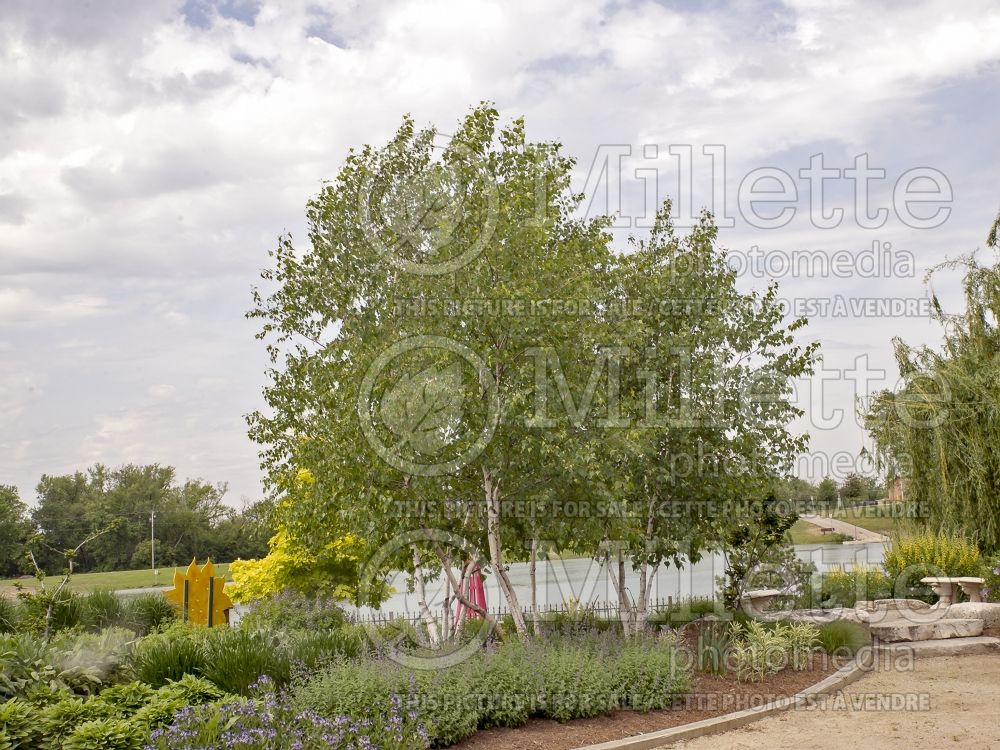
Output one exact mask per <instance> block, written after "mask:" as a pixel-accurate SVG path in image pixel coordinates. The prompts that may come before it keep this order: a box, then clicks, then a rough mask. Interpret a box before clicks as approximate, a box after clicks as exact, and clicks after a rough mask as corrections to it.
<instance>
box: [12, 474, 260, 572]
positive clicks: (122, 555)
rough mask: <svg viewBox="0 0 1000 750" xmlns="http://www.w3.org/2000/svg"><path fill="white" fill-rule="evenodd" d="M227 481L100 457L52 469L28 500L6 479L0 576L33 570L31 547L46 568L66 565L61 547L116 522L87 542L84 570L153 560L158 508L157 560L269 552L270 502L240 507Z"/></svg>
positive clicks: (80, 563)
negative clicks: (106, 462)
mask: <svg viewBox="0 0 1000 750" xmlns="http://www.w3.org/2000/svg"><path fill="white" fill-rule="evenodd" d="M226 489H227V488H226V485H225V484H210V483H208V482H203V481H201V480H187V481H184V482H180V481H178V479H177V476H176V472H175V470H174V468H173V467H171V466H160V465H158V464H151V465H148V466H133V465H128V466H122V467H119V468H116V469H110V468H108V467H106V466H103V465H101V464H98V465H96V466H94V467H92V468H90V469H88V470H87V471H86V472H80V471H78V472H76V473H74V474H66V475H63V476H49V475H45V476H43V477H42V478H41V480H40V481H39V483H38V486H37V488H36V492H37V498H36V503H35V505H34V506H33V507H31V508H29V507H28V506H27V505H26V504H25V503H24V501H23V500H22V499H21V498H20V497H19V496H18V491H17V488H16V487H13V486H7V485H0V576H3V577H11V576H15V575H19V574H22V573H30V572H32V571H33V567H32V565H31V563H30V561H29V560H28V553H29V551H30V552H31V553H32V554H33V555H34V557H35V560H36V561H37V562H38V565H39V566H40V567H41V568H42V570H44V571H45V572H46V573H49V574H54V573H59V572H60V571H61V570H62V568H63V567H64V565H65V560H64V558H63V556H62V554H61V551H62V550H65V549H70V548H73V547H75V546H76V545H77V544H78V543H79V541H80V540H81V539H83V538H84V537H86V536H87V535H88V534H89V533H91V532H93V531H95V530H98V529H102V528H106V527H108V526H110V525H112V524H113V525H114V528H113V529H112V530H111V531H110V532H108V533H107V534H104V535H103V536H101V537H100V538H99V539H95V540H94V541H93V542H92V543H91V544H88V545H87V546H86V547H85V548H84V549H83V550H81V552H80V555H79V557H78V558H77V559H76V561H75V563H74V568H75V570H77V571H78V572H88V571H110V570H128V569H132V568H142V567H148V566H149V565H150V563H151V551H152V550H151V547H152V545H153V543H154V542H153V539H152V538H151V536H150V517H151V515H153V514H154V513H155V545H156V564H157V567H171V566H174V565H186V564H187V563H189V562H191V560H192V558H197V559H198V560H204V559H205V558H206V557H211V558H212V559H213V560H217V561H220V562H228V561H231V560H235V559H237V558H243V559H250V558H256V557H262V556H264V555H265V554H267V540H268V538H269V537H270V536H271V534H272V530H271V513H270V509H271V504H270V503H269V502H267V501H260V502H256V503H251V504H246V505H245V506H244V507H243V508H242V509H239V510H238V509H236V508H233V507H232V506H230V505H228V504H227V503H226V502H225V501H224V497H225V494H226Z"/></svg>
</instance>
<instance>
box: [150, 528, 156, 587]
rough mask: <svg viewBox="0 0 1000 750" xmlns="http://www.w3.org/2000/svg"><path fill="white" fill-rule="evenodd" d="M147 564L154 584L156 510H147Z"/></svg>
mask: <svg viewBox="0 0 1000 750" xmlns="http://www.w3.org/2000/svg"><path fill="white" fill-rule="evenodd" d="M149 565H150V567H151V568H152V570H153V585H154V586H155V585H156V510H151V511H150V512H149Z"/></svg>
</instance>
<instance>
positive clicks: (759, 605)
mask: <svg viewBox="0 0 1000 750" xmlns="http://www.w3.org/2000/svg"><path fill="white" fill-rule="evenodd" d="M783 596H785V594H784V593H782V592H781V591H779V590H778V589H758V590H757V591H747V592H746V593H745V594H743V596H742V597H741V599H740V609H742V610H743V611H744V612H745V613H746V614H748V615H750V616H751V617H757V616H759V615H761V614H762V613H763V612H764V611H765V610H766V609H767V608H768V607H770V606H771V605H772V604H774V603H775V602H776V601H777V600H778V599H780V598H781V597H783Z"/></svg>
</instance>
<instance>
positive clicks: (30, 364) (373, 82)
mask: <svg viewBox="0 0 1000 750" xmlns="http://www.w3.org/2000/svg"><path fill="white" fill-rule="evenodd" d="M481 100H491V101H494V102H495V103H496V104H497V106H498V107H499V109H500V110H501V113H502V114H503V116H504V117H505V118H510V117H515V116H520V115H524V116H525V117H526V119H527V124H528V131H529V136H530V137H532V138H535V139H558V140H559V141H561V142H562V143H563V144H565V146H566V149H567V150H568V151H569V152H570V153H572V154H574V155H576V156H577V157H578V159H579V167H578V175H577V176H578V187H580V188H586V189H587V190H588V192H589V194H590V195H591V196H592V197H593V201H592V202H591V203H590V204H589V209H588V210H591V211H606V210H612V211H617V212H619V213H620V215H621V219H620V222H619V223H620V224H621V225H622V228H621V230H620V232H619V234H620V235H621V236H622V237H624V236H625V235H626V234H627V233H629V232H636V233H641V232H642V229H643V224H644V222H643V220H642V218H641V217H642V216H643V213H644V210H645V209H644V206H645V204H646V203H648V202H649V199H648V196H649V195H650V194H651V192H650V191H652V192H653V193H655V196H654V197H658V198H664V197H666V196H667V195H672V196H675V197H677V196H678V195H680V196H681V198H682V205H681V206H680V207H679V211H681V212H682V213H683V212H684V210H685V208H686V207H693V210H697V209H698V208H699V207H701V206H711V207H713V208H714V209H715V210H716V211H717V212H718V213H720V214H725V215H728V216H732V217H733V220H732V221H731V222H726V223H729V224H731V225H732V226H731V227H729V228H726V229H725V230H724V231H723V233H722V242H723V244H725V245H728V246H729V247H731V248H732V249H733V250H734V251H735V253H736V254H737V256H739V257H745V258H747V259H749V260H748V264H747V268H746V272H745V273H744V276H743V280H742V281H741V283H743V284H745V285H746V286H761V285H763V284H765V283H766V281H767V278H766V276H767V275H768V274H767V273H764V274H763V275H762V274H760V273H757V272H755V270H754V264H755V263H756V265H757V267H758V268H759V267H760V266H761V263H765V262H766V260H763V261H762V260H761V258H764V259H766V258H767V257H772V258H778V259H779V260H780V258H782V257H784V258H790V257H792V254H793V253H796V252H801V251H810V252H817V251H818V252H821V253H822V254H824V255H825V256H831V255H832V254H833V253H836V252H838V251H840V252H842V253H847V254H848V255H849V256H850V257H852V258H855V259H858V260H857V262H856V263H855V266H856V267H855V268H854V269H853V270H850V269H849V270H848V271H846V272H844V271H840V272H833V271H830V270H829V269H827V270H826V271H822V270H820V271H817V272H814V273H812V274H810V273H803V272H795V271H784V270H782V269H781V267H780V264H779V265H774V264H772V265H771V266H770V271H771V272H772V273H771V275H778V276H780V277H781V278H780V279H779V280H780V281H781V282H782V296H783V297H787V298H788V299H789V300H790V301H793V302H792V304H799V305H802V304H806V303H810V302H809V301H812V302H811V304H814V305H815V307H816V309H817V310H820V313H819V314H814V316H813V324H812V325H811V326H810V329H809V335H810V336H811V337H813V338H817V339H819V340H820V341H821V342H822V351H823V354H824V357H825V365H824V366H825V368H827V369H828V370H829V372H828V373H826V374H824V375H823V377H825V378H826V381H825V382H823V383H820V382H819V381H818V379H817V380H814V381H813V382H812V383H811V384H800V388H799V398H800V401H801V403H802V404H803V406H804V407H805V408H807V409H808V410H809V412H810V413H809V419H808V420H806V422H804V426H805V427H808V428H809V429H810V432H811V433H812V435H813V443H812V450H813V453H814V456H813V459H814V460H813V462H812V463H811V464H810V465H808V466H806V468H804V470H803V473H805V474H809V475H813V476H815V475H817V474H822V473H826V470H825V467H826V466H828V465H829V464H830V463H831V462H833V461H835V459H836V456H837V455H838V454H842V455H844V456H853V455H855V454H857V452H858V450H859V449H860V448H861V446H862V441H863V433H862V431H861V430H860V429H859V428H858V426H857V424H856V422H855V419H854V416H853V399H854V396H855V395H864V394H863V392H864V390H866V389H867V390H872V389H875V388H879V387H886V386H890V385H892V383H893V382H894V381H895V370H894V368H893V365H892V356H891V350H890V347H889V340H890V338H891V337H892V336H894V335H902V336H904V337H905V338H907V339H908V340H911V341H927V342H932V341H934V340H935V339H936V336H937V329H936V327H935V326H934V325H932V324H931V323H930V322H928V320H927V318H926V315H925V314H923V315H921V314H914V310H918V308H915V307H913V306H911V307H910V308H909V313H904V314H901V315H900V314H886V312H885V310H884V309H883V310H881V311H876V312H874V313H873V312H872V311H871V310H868V311H867V312H866V311H865V308H863V307H859V306H858V305H857V301H858V300H861V301H864V300H876V301H877V300H879V299H883V300H884V299H888V298H894V299H900V300H904V301H905V300H907V299H909V300H913V301H917V302H919V300H920V298H921V297H923V296H924V294H925V288H924V285H923V283H922V276H923V273H924V271H925V270H926V268H927V267H929V266H930V265H933V264H934V263H936V262H938V261H940V260H942V259H944V258H945V257H953V256H956V255H958V254H961V253H963V252H968V251H971V250H975V249H976V248H978V247H981V246H982V245H983V242H984V238H985V234H986V230H987V228H988V225H989V224H990V222H991V220H992V218H993V216H994V215H995V212H996V210H997V207H998V204H1000V169H998V167H1000V164H998V161H1000V152H998V150H997V133H998V131H1000V10H998V9H997V8H996V4H995V3H991V2H986V1H980V2H977V1H976V0H966V1H965V2H962V3H948V2H910V3H905V4H903V3H884V4H883V3H877V2H875V3H873V2H860V1H859V2H850V1H849V0H834V1H832V2H814V1H811V0H788V1H787V2H758V3H751V2H721V1H714V0H710V1H708V2H695V1H694V0H683V1H681V2H662V3H656V2H611V3H602V2H596V1H586V0H567V1H563V0H553V1H551V2H537V0H528V1H525V2H521V1H520V0H506V1H505V2H476V1H475V0H465V1H464V2H432V1H429V0H385V1H384V2H358V3H352V2H339V1H338V0H306V1H304V2H296V1H293V0H261V1H257V0H187V2H182V1H181V0H144V1H143V2H127V1H126V0H91V1H89V2H88V1H86V0H43V1H39V0H4V2H3V3H2V4H0V409H2V412H0V414H2V416H0V483H14V484H16V485H18V486H19V487H20V489H21V491H22V494H23V496H24V497H25V498H26V499H28V500H31V499H33V497H34V491H33V487H34V485H35V483H36V482H37V481H38V478H39V477H40V476H41V474H42V473H63V472H70V471H73V470H76V469H81V468H85V467H87V466H88V465H91V464H93V463H95V462H97V461H101V462H104V463H107V464H111V465H116V464H120V463H124V462H154V461H155V462H161V463H167V464H173V465H175V466H177V468H178V471H179V473H180V474H181V476H190V477H201V478H203V479H206V480H211V481H226V482H228V483H229V485H230V500H231V501H232V502H234V503H239V502H240V499H241V498H249V499H253V498H256V497H259V495H260V492H261V490H260V486H259V475H258V469H257V458H256V448H255V446H254V445H253V444H251V442H250V441H249V440H248V438H247V437H246V428H245V423H244V419H243V417H244V415H245V414H246V413H247V412H249V411H252V410H253V409H255V408H257V407H258V406H259V405H260V404H261V397H260V390H261V387H262V385H263V382H264V375H263V373H264V367H265V364H266V363H265V357H264V352H263V349H262V347H261V345H260V344H259V342H256V341H255V340H254V338H253V334H254V331H255V327H254V325H253V324H251V323H249V322H247V321H245V320H244V318H243V314H244V313H245V311H246V310H247V309H248V307H249V305H250V288H251V286H252V285H253V284H254V283H255V280H256V278H257V275H258V273H259V270H260V268H261V267H262V266H264V265H265V264H266V262H267V255H266V254H267V251H268V250H269V249H270V248H272V247H273V246H274V244H275V239H276V237H277V236H278V235H279V234H280V233H282V232H286V231H289V232H291V233H293V235H298V236H300V237H301V235H302V233H303V228H304V220H303V208H304V204H305V201H306V199H307V198H308V197H309V196H311V195H312V194H314V193H315V192H316V190H317V189H318V187H319V184H320V181H321V180H323V179H324V178H331V177H333V176H334V175H335V173H336V170H337V168H338V166H339V165H340V163H341V162H342V160H343V158H344V156H345V153H346V151H347V149H348V148H349V147H350V146H352V145H359V144H362V143H366V142H367V143H380V142H383V141H384V140H385V139H386V138H388V137H389V135H390V134H391V133H392V132H393V130H394V129H395V128H396V126H397V125H398V124H399V121H400V118H401V116H402V115H403V114H404V113H407V112H409V113H412V114H413V115H414V117H415V118H416V120H417V122H418V123H420V124H428V125H429V124H436V125H438V126H440V127H441V128H442V129H443V130H445V131H447V130H448V129H449V128H450V127H452V126H453V125H454V123H455V121H456V120H457V119H458V118H459V117H460V116H461V115H462V114H463V113H464V112H465V111H467V109H468V108H469V106H470V105H473V104H475V103H476V102H479V101H481ZM686 146H690V148H691V151H690V153H691V154H692V157H691V159H690V161H689V163H690V164H691V169H690V175H691V176H690V177H686V176H685V175H686V174H687V172H686V171H685V169H683V168H682V166H683V164H684V161H685V153H686V151H685V147H686ZM723 146H724V148H725V158H724V164H725V181H724V182H721V181H716V183H715V185H714V188H713V183H712V181H711V179H710V178H711V177H712V174H713V172H712V164H713V163H715V164H717V165H718V164H722V163H723V158H722V151H721V150H720V147H723ZM709 154H714V157H710V156H709ZM817 154H820V155H821V156H822V159H823V164H824V167H825V168H827V169H829V170H832V171H831V172H830V173H829V175H828V179H827V181H826V182H825V183H824V185H825V188H826V197H825V204H826V205H825V206H824V207H823V211H824V212H825V214H826V216H827V218H826V219H824V218H823V217H820V218H819V219H817V218H816V212H815V210H814V211H813V212H812V213H810V208H809V206H810V196H811V194H813V193H815V192H816V191H815V190H814V191H812V192H811V191H810V187H811V186H814V185H815V183H812V182H810V181H809V180H808V178H807V177H804V176H803V175H801V174H800V170H805V169H807V168H809V166H810V159H811V158H814V157H815V155H817ZM863 154H867V162H868V165H869V168H870V169H880V170H884V172H882V173H879V174H880V175H882V177H880V178H879V179H872V180H871V181H870V182H869V183H867V184H868V186H869V193H870V194H869V196H868V198H869V200H868V203H867V204H866V205H865V206H864V207H863V208H864V209H865V210H864V211H862V212H861V213H862V214H864V215H861V214H859V212H858V210H857V208H856V206H855V199H854V196H855V186H856V185H857V184H858V182H859V181H858V180H855V181H851V180H850V179H848V177H847V176H845V175H844V173H843V172H842V170H845V169H848V168H852V167H855V166H857V165H856V164H855V159H856V157H859V156H860V155H863ZM619 156H621V158H619ZM713 159H714V161H713ZM605 164H609V165H610V166H611V167H612V168H611V169H610V171H609V172H607V174H612V177H613V179H612V180H611V181H610V187H609V183H608V181H607V180H605V182H604V183H602V182H601V180H599V179H597V177H599V176H600V174H601V170H602V168H603V165H605ZM778 170H781V173H782V174H787V175H788V176H789V177H788V179H787V180H786V181H785V183H784V184H783V183H782V182H781V178H780V176H779V173H778ZM912 170H918V171H916V172H914V171H912ZM615 172H617V175H614V174H613V173H615ZM651 174H655V175H656V182H655V183H652V184H653V185H654V187H653V188H650V184H651V182H650V175H651ZM717 174H721V173H717ZM619 183H620V187H619ZM752 190H757V191H760V192H762V191H764V190H772V191H775V190H781V191H783V192H784V193H785V194H786V195H785V197H788V198H789V199H788V200H787V201H785V202H782V203H778V204H772V205H766V204H760V203H756V204H753V205H751V204H750V203H749V202H748V201H749V198H750V192H751V191H752ZM908 191H909V192H910V193H917V192H921V191H922V192H923V193H924V195H923V196H922V197H923V198H924V199H925V200H924V201H923V202H911V203H907V202H906V201H907V199H908V198H912V197H913V196H912V195H908V194H907V193H908ZM644 196H646V197H644ZM723 196H724V197H725V204H724V205H723ZM779 197H780V196H779ZM793 197H794V199H792V198H793ZM918 197H921V196H918ZM684 200H686V201H687V204H684V203H683V201H684ZM783 209H789V210H792V211H793V212H794V213H793V214H792V215H790V216H788V221H787V223H784V219H780V220H778V221H774V222H770V223H772V224H775V223H780V224H783V225H782V226H777V227H770V228H766V227H764V226H761V225H764V224H767V223H769V222H768V221H766V220H767V219H768V218H770V219H774V218H775V217H776V216H777V217H781V216H786V214H781V211H782V210H783ZM836 209H841V210H842V211H843V215H842V216H840V217H839V218H840V221H839V222H837V218H838V214H837V213H836ZM882 212H884V213H882ZM762 219H763V220H762ZM629 224H631V226H629ZM833 224H836V226H832V225H833ZM873 242H878V243H887V242H888V243H890V244H891V246H892V253H891V257H892V259H893V262H892V263H889V264H888V265H889V266H890V267H888V268H882V269H881V270H877V271H875V272H874V273H871V272H869V271H868V270H867V268H868V266H866V265H865V264H864V263H861V261H860V258H861V256H862V255H863V254H864V253H869V254H870V253H871V252H872V244H873ZM755 247H756V248H758V249H757V250H754V249H753V248H755ZM754 258H757V260H756V261H753V259H754ZM907 259H912V263H908V262H907ZM751 261H752V262H751ZM883 265H884V264H883ZM765 270H767V268H766V267H765ZM800 271H801V269H800ZM953 287H954V284H953V283H952V284H951V285H950V286H949V283H948V280H947V279H944V280H942V281H941V282H940V288H941V289H943V290H944V291H945V292H946V293H947V292H948V291H949V289H950V288H953ZM823 300H827V301H826V302H825V303H824V302H823ZM837 300H839V304H838V302H837ZM851 300H854V301H855V303H852V302H851ZM852 304H853V305H854V306H853V307H852ZM915 304H916V302H915ZM824 305H825V307H824ZM845 310H846V312H845ZM923 310H924V312H926V308H923ZM866 357H867V359H865V358H866ZM859 358H861V359H860V360H859ZM859 361H860V362H862V363H867V367H868V368H870V369H871V370H874V371H876V373H877V371H878V370H879V369H883V370H885V371H886V372H885V376H884V379H882V380H871V379H869V380H870V382H868V383H867V384H865V385H864V387H862V388H859V387H858V386H857V385H856V383H855V382H852V381H851V380H845V379H844V378H845V375H844V373H845V371H851V372H854V373H855V374H854V375H850V377H854V378H855V380H857V379H858V378H859V377H864V376H861V375H858V374H857V372H858V371H859V370H858V368H859V364H858V363H859ZM859 390H860V391H861V393H860V394H858V393H856V392H857V391H859ZM836 410H841V412H842V414H841V416H840V418H839V419H838V416H837V411H836ZM815 461H819V462H820V463H818V464H817V463H815ZM833 470H834V471H840V472H841V473H842V472H843V468H840V469H838V468H837V467H833Z"/></svg>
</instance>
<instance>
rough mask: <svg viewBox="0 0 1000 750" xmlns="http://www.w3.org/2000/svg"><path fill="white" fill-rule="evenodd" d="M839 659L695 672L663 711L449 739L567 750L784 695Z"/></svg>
mask: <svg viewBox="0 0 1000 750" xmlns="http://www.w3.org/2000/svg"><path fill="white" fill-rule="evenodd" d="M843 663H844V662H833V661H832V660H830V659H826V658H820V659H817V660H816V663H814V664H813V668H812V669H809V670H803V671H801V672H795V671H793V670H791V669H785V670H783V671H781V672H779V673H778V674H776V675H772V676H771V677H769V678H768V679H766V680H764V681H763V682H753V683H746V682H738V681H737V679H736V677H735V676H734V675H731V674H730V675H726V676H717V675H708V674H701V673H697V674H696V675H695V677H694V689H693V690H692V693H691V695H690V696H688V698H687V699H686V700H685V701H683V702H682V703H679V704H678V705H677V706H675V707H673V708H670V709H667V710H664V711H650V712H649V713H646V714H642V713H638V712H635V711H615V712H614V713H611V714H607V715H606V716H598V717H596V718H593V719H577V720H575V721H571V722H568V723H566V724H559V723H558V722H555V721H552V720H551V719H531V720H529V721H528V723H527V724H524V725H523V726H520V727H517V728H516V729H487V730H485V731H481V732H476V734H474V735H472V736H471V737H469V738H468V739H466V740H463V741H462V742H459V743H458V744H457V745H453V746H452V748H454V750H538V748H545V750H571V748H575V747H580V746H582V745H592V744H596V743H598V742H607V741H609V740H618V739H622V738H623V737H631V736H633V735H636V734H643V733H645V732H655V731H656V730H658V729H668V728H670V727H676V726H680V725H681V724H689V723H691V722H694V721H701V720H702V719H710V718H712V717H714V716H721V715H722V714H727V713H731V712H733V711H742V710H743V709H746V708H754V707H756V706H761V705H765V704H767V703H769V702H770V701H772V700H778V699H780V698H785V697H788V696H790V695H795V694H796V693H798V692H800V691H802V690H804V689H805V688H808V687H810V686H812V685H815V684H816V683H817V682H819V681H820V680H822V679H823V678H824V677H827V676H828V675H830V674H833V672H835V671H836V670H837V668H838V667H839V666H842V664H843Z"/></svg>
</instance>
